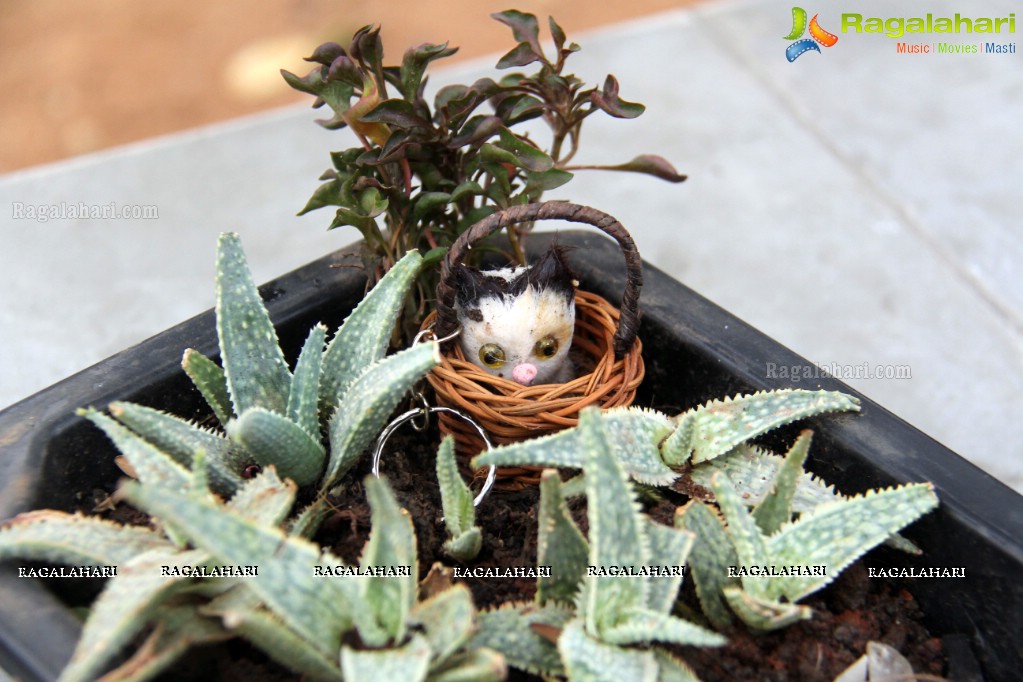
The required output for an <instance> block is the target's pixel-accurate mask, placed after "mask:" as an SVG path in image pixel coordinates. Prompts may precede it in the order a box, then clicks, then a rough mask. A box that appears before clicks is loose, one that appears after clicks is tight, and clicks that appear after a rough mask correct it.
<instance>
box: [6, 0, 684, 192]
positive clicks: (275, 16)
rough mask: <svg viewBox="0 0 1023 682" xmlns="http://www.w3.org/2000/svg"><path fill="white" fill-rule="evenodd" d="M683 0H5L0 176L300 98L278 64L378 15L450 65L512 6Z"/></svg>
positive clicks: (545, 10) (588, 17)
mask: <svg viewBox="0 0 1023 682" xmlns="http://www.w3.org/2000/svg"><path fill="white" fill-rule="evenodd" d="M688 4H692V0H635V1H634V2H628V3H593V2H585V1H584V0H559V2H554V1H553V0H547V1H544V0H527V1H525V2H511V3H510V2H491V1H482V2H481V1H480V0H423V1H416V2H411V1H407V0H406V1H398V2H380V1H379V0H346V1H344V2H337V1H336V0H335V1H331V0H268V1H266V2H259V3H254V2H240V1H239V0H227V1H225V2H198V1H196V0H188V1H186V2H180V1H178V0H153V1H147V2H137V1H135V0H89V1H88V2H71V3H69V2H64V1H63V0H32V1H31V2H20V1H19V0H3V1H2V2H0V92H4V93H7V94H5V96H4V97H3V100H4V101H3V104H0V140H2V143H0V173H5V172H8V171H12V170H15V169H18V168H23V167H25V166H31V165H34V164H38V163H45V162H48V161H55V160H58V159H63V158H66V157H69V156H76V155H78V154H84V153H86V152H92V151H96V150H98V149H103V148H106V147H110V146H113V145H118V144H123V143H126V142H134V141H136V140H142V139H145V138H148V137H152V136H154V135H160V134H163V133H168V132H173V131H177V130H183V129H185V128H191V127H193V126H197V125H202V124H205V123H211V122H214V121H220V120H223V119H228V118H233V117H236V116H240V115H243V114H248V113H252V112H255V111H261V110H263V109H268V108H272V107H277V106H282V105H285V104H288V103H292V102H300V101H304V100H305V96H304V95H301V94H300V93H296V92H295V91H293V90H291V89H290V88H288V87H287V86H286V85H285V83H284V81H283V79H282V78H281V77H280V75H279V73H278V71H279V70H280V69H282V68H284V69H288V70H289V71H292V72H295V73H300V75H304V74H305V73H306V72H307V71H309V69H310V68H311V67H310V65H309V64H308V63H306V62H303V61H302V57H307V56H309V54H310V53H311V52H312V48H313V47H315V46H316V45H319V44H320V43H322V42H326V41H328V40H334V41H336V42H339V43H341V44H342V45H346V46H347V44H348V41H349V39H350V38H351V36H352V34H353V33H355V31H356V30H358V29H359V28H361V27H362V26H365V25H367V24H381V25H382V26H383V28H384V33H383V35H384V38H385V41H386V42H385V45H390V46H395V47H392V52H390V53H389V59H391V60H393V61H395V62H397V61H398V60H400V57H401V53H400V52H398V51H397V50H399V49H401V50H404V49H405V47H408V46H412V45H419V44H421V43H443V42H445V41H450V42H451V44H452V45H456V46H458V47H459V52H458V54H457V55H455V56H454V57H453V58H452V60H447V62H446V63H451V62H452V61H453V60H464V59H466V58H469V57H479V56H481V55H485V54H490V53H492V52H494V51H495V50H498V49H500V48H501V47H503V46H505V45H507V46H508V47H509V49H510V47H511V43H509V40H508V29H507V28H506V27H504V26H502V25H500V24H498V23H497V22H493V21H489V20H487V19H486V17H487V15H488V14H490V13H493V12H500V11H502V10H505V9H509V8H510V7H512V6H514V7H515V8H517V9H520V10H522V11H524V12H532V13H534V14H537V15H538V16H539V17H540V18H541V20H543V19H545V18H546V16H547V15H548V14H551V13H553V14H555V18H556V19H557V20H558V21H559V22H560V23H561V24H562V25H563V26H566V27H568V26H570V27H572V29H573V30H574V31H581V30H585V29H590V28H594V27H596V26H601V25H604V24H608V23H612V22H616V21H621V20H623V19H628V18H631V17H637V16H642V15H644V14H650V13H653V12H658V11H662V10H665V9H669V8H672V7H681V6H685V5H688Z"/></svg>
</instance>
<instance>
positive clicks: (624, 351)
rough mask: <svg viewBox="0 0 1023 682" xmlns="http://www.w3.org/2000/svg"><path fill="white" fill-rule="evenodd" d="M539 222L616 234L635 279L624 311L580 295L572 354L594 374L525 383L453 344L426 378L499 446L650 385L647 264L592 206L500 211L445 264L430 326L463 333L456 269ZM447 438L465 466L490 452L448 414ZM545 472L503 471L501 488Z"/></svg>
mask: <svg viewBox="0 0 1023 682" xmlns="http://www.w3.org/2000/svg"><path fill="white" fill-rule="evenodd" d="M534 220H567V221H571V222H581V223H588V224H590V225H593V226H595V227H597V228H599V229H601V230H603V231H604V232H606V233H607V234H609V235H611V236H612V237H614V238H615V239H616V240H617V241H618V243H619V245H620V246H621V248H622V252H623V254H624V255H625V262H626V268H627V271H628V278H627V281H626V288H625V292H624V294H623V296H622V311H621V312H619V310H618V309H617V308H615V307H614V306H613V305H611V304H610V303H608V302H607V301H606V300H604V299H603V298H601V297H600V296H597V295H596V294H592V293H589V292H585V291H576V297H575V303H576V323H575V335H574V337H573V341H572V348H573V353H574V354H577V355H581V356H582V357H583V358H584V359H585V361H584V362H583V363H581V364H583V365H584V366H587V368H588V369H589V371H588V372H586V373H585V374H582V375H581V376H578V377H576V378H575V379H573V380H572V381H569V382H567V383H563V384H540V385H536V386H523V385H521V384H518V383H516V382H514V381H512V380H510V379H504V378H501V377H498V376H494V375H492V374H489V373H487V372H484V371H483V370H481V369H480V368H479V367H477V366H476V365H474V364H472V363H471V362H469V361H467V360H466V359H465V357H464V355H463V354H462V349H461V346H460V345H459V344H458V343H457V342H449V343H447V344H446V347H445V350H444V354H443V357H442V361H441V364H440V365H439V366H437V367H436V368H434V370H433V371H432V372H431V373H430V374H428V375H427V380H428V381H429V382H430V385H431V386H432V387H433V389H434V391H435V393H436V400H437V403H438V404H439V405H443V406H447V407H452V408H455V409H458V410H460V411H462V412H464V413H466V414H469V415H471V416H472V417H474V418H475V419H476V420H477V421H478V422H479V423H480V424H481V425H482V426H483V428H484V429H486V431H487V433H489V434H490V436H491V438H492V440H493V441H494V442H495V443H499V444H503V443H512V442H516V441H520V440H524V439H527V438H533V437H536V436H542V435H545V434H548V433H552V432H554V431H559V430H561V429H565V428H569V427H572V426H575V425H576V424H577V423H578V421H579V411H580V410H582V409H583V408H584V407H587V406H589V405H596V406H598V407H604V408H607V407H615V406H618V405H628V404H631V403H632V401H633V399H634V398H635V395H636V389H637V388H638V387H639V384H640V382H641V381H642V380H643V372H644V369H643V359H642V356H641V353H642V344H641V343H640V341H639V339H638V338H636V331H637V328H638V326H639V307H638V300H639V289H640V287H641V286H642V269H641V268H642V265H641V260H640V258H639V253H638V252H637V251H636V247H635V244H634V243H633V241H632V238H631V236H630V235H629V233H628V231H626V230H625V228H624V227H622V226H621V224H620V223H619V222H618V221H617V220H615V219H614V218H612V217H611V216H609V215H607V214H606V213H602V212H600V211H597V210H595V209H592V208H588V207H584V206H578V205H575V204H569V203H565V202H547V203H543V204H526V205H524V206H515V207H512V208H509V209H508V210H506V211H501V212H498V213H495V214H493V215H491V216H489V217H488V218H486V219H484V220H482V221H480V222H479V223H476V224H475V225H473V226H472V227H471V228H469V229H468V230H466V232H464V233H463V234H462V235H461V236H460V237H459V238H458V239H457V240H456V242H455V243H454V245H452V247H451V249H450V251H449V252H448V255H447V257H446V258H445V260H444V262H443V263H442V265H441V282H440V285H439V286H438V287H437V298H438V301H437V311H436V312H434V313H432V314H431V315H430V316H429V317H428V318H426V320H424V321H423V325H422V328H423V329H428V328H430V327H434V331H435V333H436V334H437V336H438V337H444V336H447V335H448V334H450V333H452V332H453V331H455V330H456V329H457V326H458V322H457V318H456V316H455V311H454V301H455V290H454V287H453V285H452V279H453V278H452V269H453V265H454V264H455V263H458V262H460V261H461V260H462V259H463V258H464V257H465V254H466V253H467V252H468V251H469V249H471V248H472V246H473V245H474V244H476V243H477V242H479V241H480V240H481V239H484V238H485V237H487V236H488V235H490V234H492V233H493V232H496V231H497V230H499V229H502V228H505V227H508V226H510V225H514V224H516V223H521V222H526V221H534ZM440 429H441V432H442V433H445V434H448V433H450V434H453V435H454V436H455V439H456V442H457V446H458V452H459V455H460V458H461V459H462V461H463V462H467V460H468V459H469V458H471V457H473V456H474V455H476V454H478V453H479V452H480V451H481V450H482V449H483V443H482V441H481V440H480V438H479V436H478V435H477V434H476V433H475V432H474V431H473V429H472V428H471V427H469V426H468V425H467V424H466V423H465V422H464V421H463V420H460V419H457V418H455V417H452V416H451V415H447V414H442V415H441V417H440ZM539 473H540V468H538V467H505V468H500V469H498V480H497V486H498V487H501V488H505V489H509V488H511V489H520V488H523V487H526V486H528V485H535V484H536V483H538V482H539Z"/></svg>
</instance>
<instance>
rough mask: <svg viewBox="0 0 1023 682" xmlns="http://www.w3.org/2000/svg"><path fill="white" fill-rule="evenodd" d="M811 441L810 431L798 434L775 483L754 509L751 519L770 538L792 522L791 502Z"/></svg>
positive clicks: (772, 483)
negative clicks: (784, 525)
mask: <svg viewBox="0 0 1023 682" xmlns="http://www.w3.org/2000/svg"><path fill="white" fill-rule="evenodd" d="M812 438H813V432H812V431H810V430H806V431H803V432H802V433H801V434H799V438H798V439H796V442H795V443H794V444H793V445H792V447H791V448H789V452H788V454H786V455H785V459H784V460H783V461H782V465H781V466H780V467H779V468H778V473H777V474H775V476H774V480H772V481H771V489H770V492H768V493H767V495H766V496H765V497H764V499H763V501H762V502H761V503H760V504H758V505H757V506H756V508H755V509H754V510H753V519H754V520H755V521H756V522H757V525H758V526H760V531H761V532H762V533H763V534H764V535H772V534H773V533H775V532H776V531H777V530H778V529H779V528H781V527H782V525H783V524H786V523H788V522H789V521H791V520H792V513H793V505H792V500H793V499H794V498H795V495H796V488H797V487H798V485H799V479H800V477H801V476H802V474H803V463H804V462H806V455H807V453H808V452H809V450H810V441H811V440H812Z"/></svg>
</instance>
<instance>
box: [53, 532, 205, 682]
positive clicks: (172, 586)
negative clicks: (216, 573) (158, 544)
mask: <svg viewBox="0 0 1023 682" xmlns="http://www.w3.org/2000/svg"><path fill="white" fill-rule="evenodd" d="M208 561H209V555H208V554H206V552H203V551H201V550H193V551H189V552H179V551H177V550H174V549H165V548H164V549H154V550H150V551H148V552H144V553H142V554H138V555H136V556H134V557H132V558H131V559H129V560H128V561H126V562H124V563H122V564H120V565H119V566H118V571H117V577H115V578H112V579H111V580H110V581H108V582H107V584H106V587H105V588H104V589H103V592H101V593H100V596H99V597H98V598H97V599H96V601H94V602H93V603H92V607H91V610H90V615H89V620H88V621H87V622H86V624H85V626H84V627H83V628H82V637H81V639H79V640H78V644H77V646H76V647H75V652H74V654H72V656H71V660H70V661H69V662H68V665H67V667H66V668H65V669H64V671H63V672H62V673H61V677H60V679H61V682H77V681H78V680H82V681H83V682H84V681H87V680H93V679H96V677H98V673H99V672H100V671H101V670H102V669H103V668H104V667H105V666H106V664H107V663H108V662H109V661H110V660H111V658H112V657H114V656H116V655H117V654H118V653H119V652H120V650H121V647H123V646H124V645H125V644H127V643H128V642H129V641H130V640H131V638H132V637H134V636H135V635H136V634H137V633H138V632H139V631H140V630H141V629H142V628H143V627H144V626H145V625H146V623H147V622H149V619H150V618H151V617H152V616H153V615H154V614H153V611H154V609H155V607H156V605H157V604H159V603H160V602H161V601H163V600H164V599H166V598H167V597H168V596H169V595H170V594H173V593H174V591H175V590H177V589H180V588H181V587H182V585H183V584H185V583H187V582H188V581H189V580H190V578H188V577H187V576H181V575H180V574H179V575H176V576H172V575H163V574H162V573H163V572H162V571H161V567H162V566H168V565H171V566H173V565H187V566H195V565H201V564H206V563H207V562H208Z"/></svg>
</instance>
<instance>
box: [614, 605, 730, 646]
mask: <svg viewBox="0 0 1023 682" xmlns="http://www.w3.org/2000/svg"><path fill="white" fill-rule="evenodd" d="M601 640H602V641H604V642H606V643H607V644H617V645H620V646H628V645H630V644H649V643H650V642H665V643H668V644H682V645H686V646H723V645H724V644H726V643H727V641H728V640H727V639H725V638H724V637H722V636H721V635H719V634H718V633H716V632H712V631H710V630H707V629H706V628H702V627H700V626H699V625H696V624H695V623H690V622H689V621H686V620H682V619H681V618H676V617H675V616H672V615H670V614H667V613H662V612H660V611H651V610H650V609H635V610H632V611H628V612H627V613H626V614H625V617H624V619H623V620H622V621H621V622H619V623H617V624H615V625H614V626H612V627H610V628H607V629H605V630H604V632H603V634H602V636H601Z"/></svg>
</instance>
